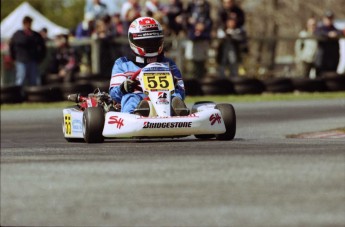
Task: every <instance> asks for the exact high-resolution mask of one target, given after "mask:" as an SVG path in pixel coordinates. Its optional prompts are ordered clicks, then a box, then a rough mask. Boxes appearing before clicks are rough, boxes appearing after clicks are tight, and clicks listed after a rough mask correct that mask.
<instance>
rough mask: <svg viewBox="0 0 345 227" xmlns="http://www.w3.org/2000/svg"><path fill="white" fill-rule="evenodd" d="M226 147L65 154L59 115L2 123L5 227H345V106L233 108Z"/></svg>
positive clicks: (82, 149) (24, 114)
mask: <svg viewBox="0 0 345 227" xmlns="http://www.w3.org/2000/svg"><path fill="white" fill-rule="evenodd" d="M234 107H235V109H236V113H237V123H238V124H237V134H236V138H235V140H233V141H215V140H207V141H200V140H196V139H195V138H194V137H187V138H182V139H171V140H170V139H165V140H107V141H105V143H103V144H92V145H89V144H84V143H67V142H66V141H65V140H64V138H63V137H62V132H61V120H62V111H61V110H60V109H49V110H39V111H38V110H24V111H1V223H0V224H1V225H2V226H3V225H15V226H345V146H344V145H345V140H344V139H290V138H286V135H290V134H296V133H301V132H311V131H319V130H327V129H332V128H338V127H344V126H345V99H343V100H340V99H338V100H324V101H298V102H296V101H287V102H265V103H239V104H234Z"/></svg>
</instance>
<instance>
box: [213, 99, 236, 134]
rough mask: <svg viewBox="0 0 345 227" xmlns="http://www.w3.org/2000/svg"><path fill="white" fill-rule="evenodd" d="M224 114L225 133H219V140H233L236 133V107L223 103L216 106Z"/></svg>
mask: <svg viewBox="0 0 345 227" xmlns="http://www.w3.org/2000/svg"><path fill="white" fill-rule="evenodd" d="M215 109H218V110H219V111H220V113H221V114H222V118H223V121H224V125H225V129H226V131H225V133H223V134H217V135H216V139H217V140H232V139H233V138H234V137H235V134H236V114H235V109H234V107H233V106H232V105H231V104H227V103H221V104H217V105H216V106H215Z"/></svg>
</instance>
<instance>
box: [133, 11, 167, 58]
mask: <svg viewBox="0 0 345 227" xmlns="http://www.w3.org/2000/svg"><path fill="white" fill-rule="evenodd" d="M128 41H129V45H130V47H131V49H132V50H133V51H134V53H135V54H136V55H139V56H141V57H155V56H157V55H159V54H160V53H162V51H163V41H164V37H163V29H162V26H161V25H160V23H159V22H158V21H157V20H155V19H153V18H151V17H139V18H137V19H135V20H134V21H133V22H132V23H131V25H130V26H129V29H128Z"/></svg>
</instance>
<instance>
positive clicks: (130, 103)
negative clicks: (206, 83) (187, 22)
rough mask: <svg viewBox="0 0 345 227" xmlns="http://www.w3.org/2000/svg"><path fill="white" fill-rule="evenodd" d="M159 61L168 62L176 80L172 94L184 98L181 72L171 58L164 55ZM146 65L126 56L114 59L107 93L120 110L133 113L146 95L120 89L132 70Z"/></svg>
mask: <svg viewBox="0 0 345 227" xmlns="http://www.w3.org/2000/svg"><path fill="white" fill-rule="evenodd" d="M159 62H161V63H166V64H168V65H169V68H170V71H171V73H172V75H173V76H174V77H175V78H176V80H177V83H176V84H177V85H176V87H175V93H174V94H173V96H177V97H179V98H181V99H182V100H184V98H185V90H184V83H183V80H182V75H181V72H180V70H179V69H178V67H177V65H176V63H175V62H174V61H173V60H172V59H170V58H166V57H164V56H163V57H162V58H161V60H160V61H159ZM146 65H147V64H144V63H134V62H133V61H131V60H129V59H128V58H127V57H120V58H118V59H117V60H116V61H115V63H114V66H113V69H112V76H111V80H110V88H109V94H110V96H111V98H112V99H113V100H115V101H116V102H117V103H121V112H124V113H133V111H134V109H135V108H136V107H137V106H138V104H139V102H140V101H141V100H142V99H144V98H145V97H146V95H145V94H144V93H143V92H141V91H134V92H133V93H127V94H123V93H122V92H121V90H120V85H121V84H122V82H124V81H125V80H126V79H130V78H131V76H132V75H133V73H134V72H136V71H138V70H139V69H140V68H143V67H145V66H146Z"/></svg>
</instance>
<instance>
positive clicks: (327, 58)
mask: <svg viewBox="0 0 345 227" xmlns="http://www.w3.org/2000/svg"><path fill="white" fill-rule="evenodd" d="M333 19H334V14H333V12H331V11H326V12H325V14H324V15H323V17H322V24H321V25H320V26H319V27H317V29H316V31H315V34H316V36H317V37H318V38H319V41H318V49H317V52H316V60H315V66H316V76H321V75H322V73H324V72H336V71H337V67H338V64H339V59H340V53H339V37H340V36H341V31H339V30H337V29H336V28H335V27H334V24H333Z"/></svg>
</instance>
